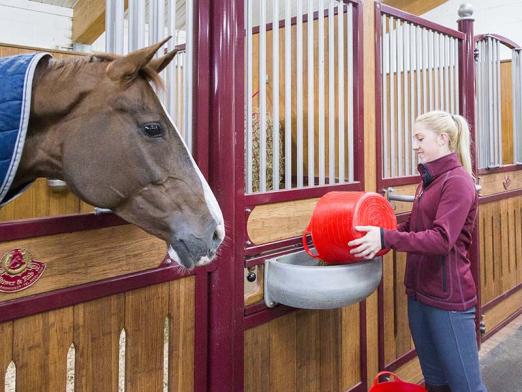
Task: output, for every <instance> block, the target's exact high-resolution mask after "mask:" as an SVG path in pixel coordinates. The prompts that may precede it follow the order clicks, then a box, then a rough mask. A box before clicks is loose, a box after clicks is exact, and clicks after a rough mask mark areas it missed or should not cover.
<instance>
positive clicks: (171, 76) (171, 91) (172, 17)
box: [129, 0, 178, 123]
mask: <svg viewBox="0 0 522 392" xmlns="http://www.w3.org/2000/svg"><path fill="white" fill-rule="evenodd" d="M140 3H142V4H143V2H140ZM167 7H168V8H167V31H168V35H171V36H172V37H173V38H171V39H170V40H169V42H168V48H169V51H171V50H173V49H174V48H175V47H176V39H175V38H174V37H175V36H176V1H175V0H169V2H168V4H167ZM129 19H130V18H129ZM129 27H130V26H129ZM175 70H176V65H175V63H174V62H171V63H170V64H169V65H168V66H167V86H168V87H167V108H168V111H169V114H170V115H171V117H172V118H173V119H176V118H177V116H176V93H177V89H178V84H177V83H176V82H177V81H176V76H175ZM176 123H177V121H176Z"/></svg>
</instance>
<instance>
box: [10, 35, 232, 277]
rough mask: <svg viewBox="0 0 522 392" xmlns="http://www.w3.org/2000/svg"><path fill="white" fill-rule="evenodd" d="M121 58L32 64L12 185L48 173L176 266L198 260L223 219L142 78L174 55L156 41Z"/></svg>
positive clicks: (154, 75)
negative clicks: (136, 230) (141, 233)
mask: <svg viewBox="0 0 522 392" xmlns="http://www.w3.org/2000/svg"><path fill="white" fill-rule="evenodd" d="M166 41H167V40H164V41H162V42H160V43H158V44H156V45H152V46H150V47H148V48H144V49H141V50H138V51H136V52H133V53H130V54H128V55H127V56H123V57H118V56H113V55H93V56H90V57H86V58H81V59H75V60H68V61H57V60H54V59H52V58H47V59H44V60H42V61H41V63H40V64H39V65H38V68H37V69H36V73H35V77H34V83H33V92H32V104H31V112H30V118H29V127H28V131H27V138H26V142H25V146H24V150H23V155H22V159H21V161H20V165H19V168H18V171H17V174H16V177H15V179H14V182H13V184H12V189H17V188H19V187H21V186H23V184H25V183H28V182H30V181H32V180H34V179H35V178H37V177H47V178H57V179H62V180H64V181H66V182H67V184H68V185H69V187H70V188H71V190H72V191H73V192H74V193H75V194H76V195H77V196H78V197H79V198H80V199H82V200H84V201H86V202H87V203H90V204H92V205H95V206H98V207H102V208H109V209H111V210H112V211H114V213H116V214H117V215H119V216H120V217H122V218H123V219H125V220H127V221H129V222H131V223H134V224H136V225H138V226H140V227H141V228H143V229H144V230H146V231H147V232H149V233H151V234H153V235H155V236H157V237H159V238H161V239H163V240H165V241H166V242H167V244H168V245H169V255H170V256H171V258H172V259H174V260H175V261H177V262H178V263H181V264H183V265H184V266H185V267H188V268H193V267H194V266H199V265H204V264H207V263H208V262H210V261H211V260H212V258H213V257H214V255H215V252H216V250H217V248H218V246H219V245H220V244H221V242H222V241H223V239H224V236H225V230H224V223H223V216H222V213H221V210H220V209H219V206H218V203H217V201H216V198H215V197H214V194H213V193H212V192H211V190H210V188H209V186H208V184H207V182H206V181H205V179H204V177H203V176H202V174H201V172H200V171H199V169H198V167H197V166H196V164H195V162H194V160H193V159H192V156H191V155H190V153H189V151H188V150H187V147H186V145H185V144H184V142H183V140H182V138H181V136H180V134H179V133H178V131H177V129H176V128H175V126H174V124H173V123H172V120H171V119H170V118H169V115H168V114H167V112H166V110H165V109H164V107H163V106H162V104H161V102H160V100H159V99H158V97H157V95H156V93H155V92H154V90H153V88H152V86H151V82H153V83H156V84H157V83H159V81H160V79H159V76H158V73H159V72H160V71H161V70H162V69H163V68H165V67H166V66H167V65H168V64H169V62H170V61H171V60H172V59H173V57H174V56H175V51H172V52H170V53H167V54H166V55H164V56H163V57H160V58H157V59H153V56H154V54H155V53H156V51H157V50H158V49H159V48H160V47H161V46H162V45H163V44H164V43H165V42H166Z"/></svg>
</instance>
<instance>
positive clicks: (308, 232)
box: [302, 223, 319, 259]
mask: <svg viewBox="0 0 522 392" xmlns="http://www.w3.org/2000/svg"><path fill="white" fill-rule="evenodd" d="M308 234H312V232H311V231H310V223H309V224H308V226H306V229H305V231H304V233H303V238H302V240H303V248H304V250H305V251H306V253H308V255H309V256H310V257H313V258H314V259H319V255H318V254H317V255H314V254H313V253H312V251H311V250H310V248H309V247H308V242H307V241H306V236H307V235H308ZM312 241H313V238H312Z"/></svg>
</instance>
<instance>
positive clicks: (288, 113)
mask: <svg viewBox="0 0 522 392" xmlns="http://www.w3.org/2000/svg"><path fill="white" fill-rule="evenodd" d="M290 6H291V3H290V2H289V1H285V189H290V188H291V187H292V20H291V8H290Z"/></svg>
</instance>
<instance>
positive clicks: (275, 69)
mask: <svg viewBox="0 0 522 392" xmlns="http://www.w3.org/2000/svg"><path fill="white" fill-rule="evenodd" d="M272 75H273V76H272V84H273V90H272V189H273V190H275V191H277V190H279V159H280V158H279V132H280V125H279V0H273V2H272Z"/></svg>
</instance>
